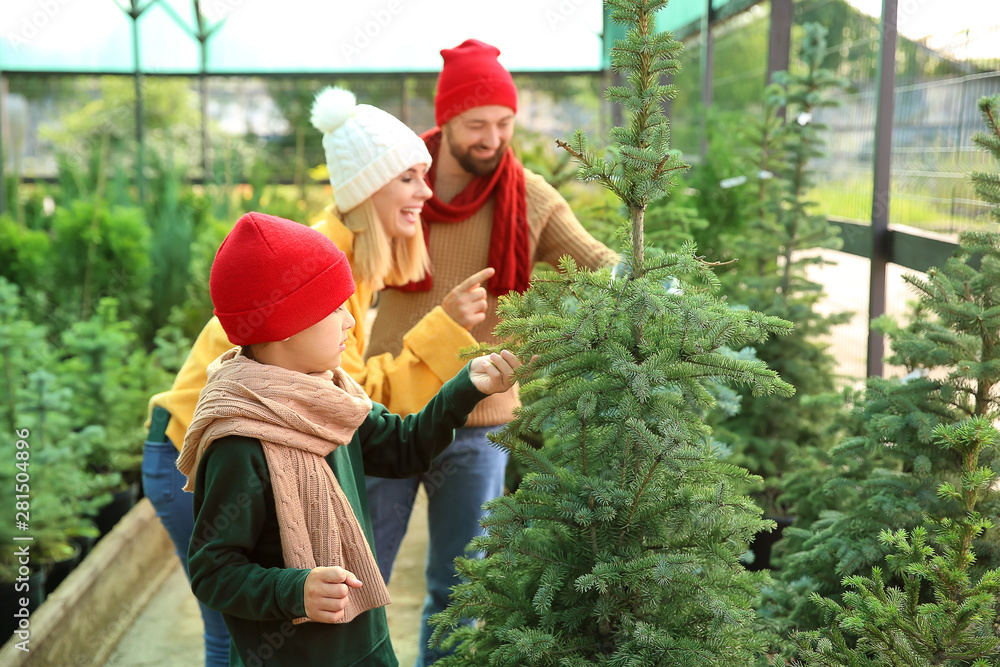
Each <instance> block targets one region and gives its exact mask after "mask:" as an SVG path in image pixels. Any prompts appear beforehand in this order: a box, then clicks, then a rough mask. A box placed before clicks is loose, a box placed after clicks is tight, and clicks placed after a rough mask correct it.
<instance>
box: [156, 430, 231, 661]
mask: <svg viewBox="0 0 1000 667" xmlns="http://www.w3.org/2000/svg"><path fill="white" fill-rule="evenodd" d="M186 481H187V480H186V478H185V477H184V475H183V474H182V473H181V471H180V470H178V469H177V448H176V447H174V445H173V443H171V442H170V441H169V440H168V441H167V442H150V441H148V440H147V441H146V443H145V445H143V448H142V488H143V492H144V493H145V495H146V497H147V498H149V501H150V502H151V503H152V504H153V507H154V508H155V509H156V516H158V517H160V521H161V522H162V523H163V527H164V528H166V529H167V533H169V534H170V539H171V540H172V541H173V543H174V550H175V551H176V552H177V557H178V558H180V559H181V564H182V565H183V566H184V571H185V572H187V552H188V544H190V542H191V534H192V533H193V532H194V507H193V500H194V494H193V493H185V492H184V491H183V488H184V483H185V482H186ZM198 606H199V607H201V618H202V621H203V622H204V624H205V633H204V638H205V667H228V665H229V630H227V629H226V624H225V622H224V621H223V620H222V614H220V613H219V612H217V611H215V610H214V609H209V608H208V607H206V606H205V605H203V604H201V602H199V603H198Z"/></svg>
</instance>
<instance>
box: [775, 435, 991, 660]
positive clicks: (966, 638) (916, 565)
mask: <svg viewBox="0 0 1000 667" xmlns="http://www.w3.org/2000/svg"><path fill="white" fill-rule="evenodd" d="M934 437H935V441H936V443H937V444H938V445H939V446H941V447H942V448H943V449H944V450H945V452H946V454H947V455H950V456H952V457H953V458H954V459H955V460H956V461H957V462H959V467H960V469H961V473H962V474H961V476H960V478H959V479H960V486H959V487H957V488H956V487H955V486H953V485H952V484H951V483H950V482H943V483H942V484H941V485H940V487H938V496H939V497H940V498H941V500H942V501H944V502H950V503H953V504H955V505H957V506H958V509H959V511H957V512H955V513H954V514H955V518H954V519H950V518H942V519H928V520H927V521H926V522H925V524H929V525H930V527H931V528H932V530H933V532H934V533H935V534H936V537H937V540H936V541H937V543H938V544H939V545H940V546H939V547H937V548H935V547H934V546H932V540H931V539H930V538H929V536H928V528H927V527H926V526H919V527H917V528H914V529H913V530H912V531H910V533H909V534H907V531H905V530H898V531H890V530H884V531H882V532H881V533H880V534H879V539H880V541H881V542H882V543H883V544H885V545H886V546H887V547H889V548H890V549H891V550H892V552H893V553H891V554H890V555H889V557H888V558H887V566H888V567H889V568H890V569H891V570H892V571H893V573H894V574H896V575H897V576H898V577H901V578H902V580H903V582H904V583H903V586H902V588H895V587H887V586H886V583H885V580H884V578H883V574H882V569H881V568H879V567H874V568H872V572H871V576H870V577H862V576H858V575H855V576H850V577H846V578H845V579H844V584H845V586H847V588H848V589H849V592H847V593H845V594H844V603H843V605H840V604H838V603H837V602H836V601H834V600H831V599H828V598H823V597H822V596H820V595H817V594H815V593H814V594H813V595H812V599H813V601H814V602H815V603H816V604H818V605H819V606H820V607H822V609H823V610H824V611H825V612H826V616H827V618H828V620H829V623H830V624H829V626H828V627H826V628H824V629H822V630H820V631H817V632H805V633H800V634H799V635H797V636H796V637H795V643H796V644H797V646H798V648H799V650H800V656H801V657H802V659H803V660H804V663H802V664H805V665H807V666H813V665H817V666H821V667H834V666H839V665H850V666H856V667H868V666H871V667H879V666H882V665H886V666H889V665H900V666H910V667H930V666H932V665H948V666H949V667H990V666H996V665H1000V635H998V629H997V626H996V624H995V623H994V621H995V619H996V617H997V606H998V605H1000V570H997V569H991V570H989V571H987V572H986V573H984V574H983V575H982V576H980V577H975V576H973V574H972V571H971V570H972V565H973V563H974V562H975V560H976V554H975V553H974V551H973V548H972V547H973V544H974V543H975V542H976V540H977V539H980V538H982V537H983V535H984V534H985V533H986V531H987V530H988V529H990V528H991V527H992V526H993V522H992V521H991V520H990V519H989V518H987V517H986V516H984V515H983V514H981V513H980V511H979V510H980V506H979V504H980V500H981V499H982V498H983V497H984V496H986V495H991V494H993V495H995V493H996V492H995V491H994V490H993V488H994V486H995V485H996V483H997V481H998V480H1000V476H998V475H997V474H996V473H995V472H993V471H992V470H991V469H990V468H987V467H985V466H980V465H979V460H980V457H981V456H982V454H983V453H984V452H995V450H996V446H997V443H998V440H1000V433H997V431H996V429H995V428H993V426H992V425H991V423H990V420H989V419H987V418H985V417H981V416H977V417H973V418H971V419H969V420H967V421H964V422H961V423H959V424H942V425H940V426H938V427H937V428H936V429H934ZM925 600H926V601H925Z"/></svg>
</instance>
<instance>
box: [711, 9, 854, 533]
mask: <svg viewBox="0 0 1000 667" xmlns="http://www.w3.org/2000/svg"><path fill="white" fill-rule="evenodd" d="M825 53H826V29H825V28H824V27H822V26H821V25H818V24H815V23H809V24H806V25H805V26H804V38H803V42H802V47H801V60H802V62H803V64H804V69H803V70H802V71H801V72H798V73H792V72H778V73H777V74H776V75H775V81H776V83H775V84H774V85H772V86H770V87H769V88H768V91H767V96H766V100H765V105H764V109H763V113H762V115H761V118H760V119H759V120H758V121H757V122H756V123H754V124H753V126H752V128H751V135H752V137H753V139H754V143H755V144H756V145H755V149H754V153H755V155H754V158H755V160H756V164H755V165H754V170H755V171H756V172H757V174H758V176H759V178H757V179H756V180H757V183H756V185H755V187H756V189H757V192H756V195H757V196H756V197H755V198H754V199H753V200H752V201H751V203H750V206H749V210H748V211H747V218H748V223H747V231H746V232H745V233H744V234H742V235H740V236H739V237H737V238H731V239H730V243H731V244H732V246H733V247H732V250H731V253H732V254H733V255H736V256H738V257H739V265H738V268H737V270H736V271H730V272H728V273H727V274H725V275H723V276H722V278H723V291H724V292H725V293H726V294H727V295H729V298H730V299H732V300H733V302H734V303H738V304H741V305H745V306H747V307H749V308H751V309H754V310H759V311H761V312H764V313H767V314H768V315H773V316H776V317H780V318H782V319H785V320H788V321H790V322H792V324H793V325H794V327H795V328H794V330H793V332H792V333H791V334H789V335H788V336H784V337H782V338H780V339H771V340H769V341H766V342H764V343H763V344H762V345H760V346H759V347H758V348H757V356H758V357H759V358H760V359H762V360H763V361H765V362H766V363H767V364H768V365H769V366H770V367H771V368H773V369H774V370H776V371H777V372H778V373H779V375H781V377H782V378H783V379H784V380H785V381H786V382H789V383H791V384H792V385H793V386H794V387H795V390H796V394H795V396H794V397H792V398H791V399H787V400H786V399H778V398H775V397H773V396H744V397H743V400H742V406H741V409H740V412H739V413H738V414H737V415H735V416H733V417H731V418H728V419H725V420H724V421H722V422H721V423H719V424H718V426H717V429H716V430H717V437H718V438H719V439H720V440H723V441H725V442H726V443H727V444H729V445H730V446H731V447H732V449H733V458H732V459H731V460H732V462H733V463H736V464H737V465H741V466H745V467H746V468H748V469H749V470H750V471H751V472H752V473H754V474H756V475H760V476H762V477H763V478H764V480H765V488H764V491H763V493H759V494H755V497H756V498H757V499H758V501H759V502H760V503H761V505H762V506H763V507H764V509H765V513H766V514H767V515H768V516H782V515H785V514H787V513H788V511H789V510H788V507H787V506H786V504H785V503H784V502H782V500H781V499H780V495H781V485H780V482H781V476H782V473H783V472H784V471H785V470H788V469H789V468H791V467H792V463H791V461H792V459H793V457H794V456H795V453H796V452H797V451H798V450H799V449H800V448H803V447H820V448H828V447H829V446H830V445H832V442H833V433H832V431H833V430H834V429H835V425H836V424H837V423H838V421H839V419H838V418H839V417H840V415H841V413H842V408H843V399H842V398H841V397H840V395H839V394H838V393H837V387H836V373H835V370H836V360H835V359H834V357H833V355H832V354H831V353H830V351H829V344H828V343H827V342H826V341H824V340H822V337H823V336H824V335H826V334H828V333H829V332H830V330H831V328H832V327H834V326H836V325H838V324H841V323H843V322H846V321H847V320H848V319H849V317H850V313H835V314H825V313H823V312H821V311H820V309H818V308H817V305H818V304H819V301H820V299H821V298H822V296H823V290H822V286H821V285H819V284H817V283H815V282H813V281H812V280H810V279H809V276H808V273H807V272H808V270H809V268H810V267H812V266H816V265H821V264H823V263H825V260H823V258H822V256H820V255H818V254H816V253H803V251H807V250H810V249H813V248H819V247H824V248H838V247H840V238H839V236H838V235H837V232H836V228H835V227H834V226H833V225H831V224H830V222H829V221H828V220H827V218H826V216H825V215H824V214H821V213H820V214H817V213H814V212H813V211H814V209H815V204H814V203H813V202H811V201H809V193H810V190H811V189H812V187H813V185H814V180H815V177H814V174H813V171H812V169H811V163H812V161H813V159H815V158H816V157H819V156H822V155H823V153H824V147H825V139H824V131H825V130H826V126H824V125H823V124H821V123H818V122H817V121H816V120H815V119H814V117H813V116H814V114H815V113H816V112H817V110H819V109H821V108H826V107H832V106H835V105H836V102H835V99H834V98H835V96H836V95H837V94H838V93H839V92H841V91H842V90H843V87H844V82H843V81H842V80H841V79H839V78H837V77H836V76H834V74H833V73H832V72H830V71H829V70H826V69H824V68H823V67H822V66H821V63H822V61H823V57H824V54H825ZM779 107H786V110H787V116H788V119H789V120H788V121H787V122H786V123H784V124H782V123H781V122H780V117H779V116H778V114H777V110H778V108H779ZM772 175H773V176H774V177H773V178H771V176H772Z"/></svg>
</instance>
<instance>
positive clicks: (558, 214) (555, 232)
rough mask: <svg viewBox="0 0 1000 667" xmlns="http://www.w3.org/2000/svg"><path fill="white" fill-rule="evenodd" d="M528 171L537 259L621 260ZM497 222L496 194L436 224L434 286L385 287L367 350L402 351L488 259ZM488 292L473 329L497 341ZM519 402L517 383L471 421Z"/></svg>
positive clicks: (493, 420) (596, 264) (498, 416)
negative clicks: (456, 218) (463, 216)
mask: <svg viewBox="0 0 1000 667" xmlns="http://www.w3.org/2000/svg"><path fill="white" fill-rule="evenodd" d="M524 176H525V195H526V198H527V213H528V224H529V230H530V231H529V241H530V245H531V247H530V251H531V261H532V263H535V262H545V263H547V264H550V265H552V266H556V265H558V262H559V259H560V258H561V257H563V256H565V255H570V256H571V257H573V259H575V260H576V262H577V264H579V265H580V266H585V267H588V268H591V269H597V268H601V267H603V266H609V265H613V264H615V263H617V262H618V259H619V258H618V254H617V253H615V252H614V251H613V250H610V249H609V248H607V247H605V246H604V245H603V244H602V243H600V242H599V241H597V240H595V239H594V238H593V237H591V236H590V234H588V233H587V231H586V230H585V229H584V228H583V226H582V225H581V224H580V223H579V221H578V220H577V219H576V216H574V215H573V211H572V210H571V209H570V207H569V204H567V203H566V200H565V199H563V198H562V196H561V195H560V194H559V193H558V192H557V191H556V190H555V188H553V187H552V186H551V185H549V184H548V183H546V182H545V179H543V178H542V177H541V176H538V175H537V174H533V173H532V172H531V171H529V170H527V169H525V170H524ZM434 189H435V192H436V193H437V195H438V197H440V198H441V199H442V200H443V201H449V200H450V199H451V198H452V197H454V196H455V195H456V194H457V192H447V191H443V190H442V189H441V188H440V187H438V184H435V188H434ZM492 225H493V201H492V200H490V201H489V202H487V204H486V205H485V206H483V208H481V209H479V211H478V212H477V213H476V214H475V215H473V216H472V217H471V218H469V219H468V220H465V221H463V222H457V223H436V224H434V229H433V231H432V232H431V235H430V246H429V251H430V256H431V264H432V269H431V270H432V272H433V275H434V286H433V287H432V288H431V290H430V291H429V292H401V291H399V290H393V289H387V290H384V291H383V292H382V293H381V294H380V295H379V304H378V315H377V316H376V319H375V323H374V325H373V326H372V336H371V341H370V343H369V344H368V347H367V349H366V354H368V355H370V356H371V357H376V356H377V355H381V354H385V353H389V354H396V353H398V352H399V351H400V350H401V349H403V343H404V334H405V333H406V332H407V331H409V330H410V329H411V328H412V327H413V326H415V325H416V324H417V323H418V322H420V321H421V318H423V317H426V316H427V314H428V313H430V312H431V311H432V310H433V309H434V307H435V306H436V305H437V304H439V303H441V300H442V299H443V298H444V296H445V295H446V294H447V293H448V292H449V291H450V290H451V289H452V288H453V287H454V286H455V285H457V284H458V283H460V282H461V281H462V280H464V279H465V278H467V277H469V276H470V275H472V274H473V273H475V272H476V271H479V270H480V269H483V268H485V267H486V266H487V265H488V264H487V255H488V252H489V241H490V231H491V229H492ZM487 298H488V303H487V306H486V320H485V321H483V322H481V323H479V324H478V325H476V326H475V327H473V329H472V331H471V333H472V335H473V336H474V337H475V338H476V340H478V341H483V342H491V343H492V342H496V338H495V337H494V336H493V329H494V327H496V325H497V324H498V323H499V319H498V318H497V315H496V308H497V297H496V296H494V295H492V294H489V295H488V297H487ZM429 398H430V397H429V396H428V397H427V399H429ZM425 400H426V399H425ZM518 405H520V402H519V400H518V397H517V388H516V386H515V388H514V389H513V390H511V391H506V392H503V393H502V394H494V395H492V396H490V397H488V398H487V399H485V400H484V401H482V402H481V403H480V404H479V406H478V407H477V408H476V409H475V410H473V412H472V415H471V416H470V417H469V423H468V426H495V425H499V424H506V423H507V422H509V421H510V420H511V412H512V410H513V409H514V407H516V406H518Z"/></svg>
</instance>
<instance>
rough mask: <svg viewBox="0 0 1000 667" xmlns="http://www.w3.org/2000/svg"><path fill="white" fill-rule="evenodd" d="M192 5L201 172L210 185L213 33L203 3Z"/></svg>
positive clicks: (211, 173) (211, 179) (194, 0)
mask: <svg viewBox="0 0 1000 667" xmlns="http://www.w3.org/2000/svg"><path fill="white" fill-rule="evenodd" d="M192 5H193V9H194V18H195V22H196V24H197V26H198V32H197V33H196V34H195V37H196V38H197V40H198V49H199V52H200V55H201V58H200V60H201V66H200V68H199V71H198V94H199V96H200V97H201V100H200V101H201V170H202V178H203V179H204V182H205V183H209V182H211V181H213V180H215V179H214V178H213V176H214V175H215V174H214V170H213V169H212V159H211V156H210V155H209V143H208V38H209V37H211V35H212V33H211V32H210V31H209V30H206V26H205V15H204V14H203V13H202V11H201V3H200V2H199V1H198V0H193V2H192Z"/></svg>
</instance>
